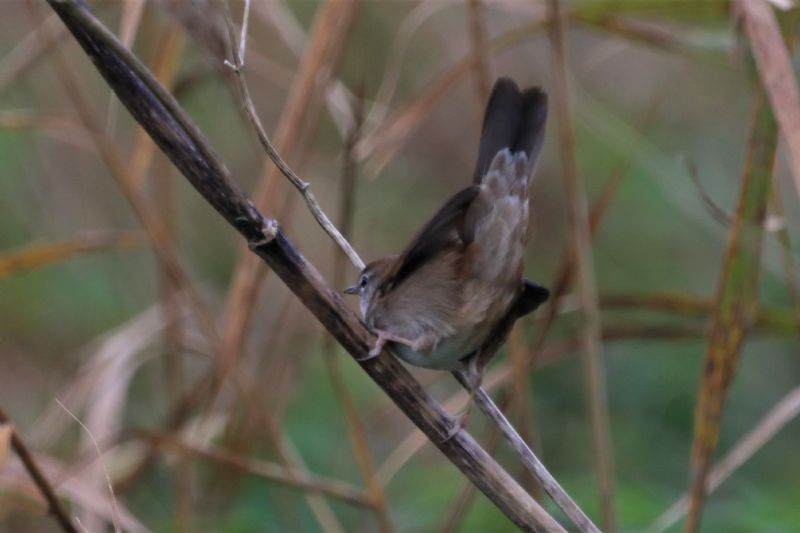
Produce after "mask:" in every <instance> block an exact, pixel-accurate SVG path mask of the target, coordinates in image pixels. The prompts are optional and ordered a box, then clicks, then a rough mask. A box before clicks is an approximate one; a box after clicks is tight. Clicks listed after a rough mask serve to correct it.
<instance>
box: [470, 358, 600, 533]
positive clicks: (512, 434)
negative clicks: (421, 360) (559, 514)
mask: <svg viewBox="0 0 800 533" xmlns="http://www.w3.org/2000/svg"><path fill="white" fill-rule="evenodd" d="M454 375H455V376H456V378H457V379H458V381H459V382H460V383H461V385H463V386H464V387H465V388H469V381H468V380H467V379H466V377H465V376H464V374H463V373H462V372H454ZM475 403H476V404H478V407H480V409H481V411H483V413H484V414H485V415H486V416H487V417H489V419H490V420H491V421H492V422H493V423H494V424H495V425H496V426H497V428H498V429H499V430H500V432H501V433H502V434H503V437H505V439H506V442H508V443H509V444H510V445H511V447H512V448H513V449H514V451H515V452H516V453H517V455H518V456H519V458H520V459H521V460H522V463H523V464H524V465H525V468H527V469H528V472H530V473H531V474H533V476H534V477H535V478H536V479H537V480H538V481H539V483H540V484H541V485H542V488H543V489H544V490H545V492H547V494H549V495H550V497H551V498H553V501H554V502H555V503H556V505H558V506H559V507H560V508H561V510H562V511H564V514H566V515H567V516H568V517H569V519H570V520H572V523H573V524H575V527H577V528H578V530H579V531H582V532H584V533H585V532H590V533H600V530H599V529H598V528H597V526H595V525H594V524H593V523H592V521H591V520H590V519H589V517H588V516H586V514H585V513H584V512H583V511H582V510H581V508H580V507H578V505H577V504H576V503H575V502H574V501H573V500H572V498H570V497H569V494H567V493H566V491H565V490H564V489H563V488H561V485H559V484H558V481H556V479H555V478H554V477H553V476H552V474H550V472H548V471H547V468H546V467H545V466H544V464H542V462H541V461H540V460H539V458H538V457H536V454H534V453H533V452H532V451H531V449H530V448H529V447H528V445H527V444H525V441H523V440H522V437H520V436H519V433H517V431H516V429H514V426H512V425H511V422H509V421H508V419H507V418H506V417H505V415H503V413H502V411H500V409H499V408H498V407H497V405H496V404H495V403H494V402H493V401H492V399H491V397H489V395H488V394H486V391H484V390H483V389H482V388H479V389H478V391H477V392H476V393H475Z"/></svg>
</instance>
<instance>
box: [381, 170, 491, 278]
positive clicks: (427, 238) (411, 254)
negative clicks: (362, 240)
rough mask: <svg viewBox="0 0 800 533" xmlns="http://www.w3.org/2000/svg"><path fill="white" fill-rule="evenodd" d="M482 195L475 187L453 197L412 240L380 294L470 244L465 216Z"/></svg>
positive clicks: (388, 276) (478, 188)
mask: <svg viewBox="0 0 800 533" xmlns="http://www.w3.org/2000/svg"><path fill="white" fill-rule="evenodd" d="M479 192H480V187H478V186H471V187H467V188H466V189H464V190H462V191H460V192H458V193H456V194H455V195H453V197H451V198H450V199H449V200H448V201H447V203H445V204H444V205H443V206H442V207H441V208H440V209H439V211H437V212H436V214H435V215H433V217H432V218H431V219H430V221H428V223H427V224H425V226H423V227H422V229H420V231H419V233H417V235H416V236H415V237H414V238H413V239H412V240H411V242H410V243H409V245H408V246H407V247H406V249H405V250H404V251H403V253H402V254H401V255H400V257H399V258H398V259H397V261H396V262H395V266H394V267H393V272H391V273H390V274H389V275H387V276H386V281H384V285H383V286H382V287H381V288H380V290H381V291H383V292H386V291H389V290H392V289H393V288H394V287H396V286H398V285H399V284H400V283H402V282H403V280H405V279H407V278H408V277H409V276H410V275H411V274H412V273H413V272H414V271H416V270H417V269H419V267H420V266H422V265H423V264H425V262H427V261H430V260H431V259H433V258H434V257H436V256H438V255H439V254H441V253H443V252H444V251H446V250H449V249H451V248H452V247H453V246H465V245H467V244H469V235H466V234H465V233H464V227H463V226H464V215H465V214H466V212H467V210H468V209H469V207H470V206H471V205H472V201H473V200H475V197H476V196H477V195H478V193H479Z"/></svg>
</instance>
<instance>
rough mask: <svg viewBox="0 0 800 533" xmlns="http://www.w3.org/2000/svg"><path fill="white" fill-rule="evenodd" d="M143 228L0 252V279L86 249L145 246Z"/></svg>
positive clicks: (57, 260)
mask: <svg viewBox="0 0 800 533" xmlns="http://www.w3.org/2000/svg"><path fill="white" fill-rule="evenodd" d="M144 244H145V239H144V236H143V235H142V234H141V233H140V232H128V233H113V234H105V235H90V236H86V237H83V238H78V239H75V240H72V241H63V242H49V243H43V244H32V245H30V246H27V247H25V248H22V249H21V250H16V251H13V252H7V253H4V254H0V279H2V278H4V277H6V276H9V275H11V274H16V273H18V272H26V271H29V270H34V269H37V268H41V267H43V266H47V265H51V264H54V263H59V262H61V261H64V260H66V259H70V258H72V257H75V256H78V255H81V254H84V253H87V252H97V251H101V250H109V249H127V248H138V247H141V246H144Z"/></svg>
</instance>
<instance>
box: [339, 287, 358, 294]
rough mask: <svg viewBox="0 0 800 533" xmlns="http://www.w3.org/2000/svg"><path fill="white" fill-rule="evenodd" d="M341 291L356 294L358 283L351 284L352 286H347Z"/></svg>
mask: <svg viewBox="0 0 800 533" xmlns="http://www.w3.org/2000/svg"><path fill="white" fill-rule="evenodd" d="M342 292H343V293H345V294H358V285H353V286H352V287H347V288H346V289H345V290H343V291H342Z"/></svg>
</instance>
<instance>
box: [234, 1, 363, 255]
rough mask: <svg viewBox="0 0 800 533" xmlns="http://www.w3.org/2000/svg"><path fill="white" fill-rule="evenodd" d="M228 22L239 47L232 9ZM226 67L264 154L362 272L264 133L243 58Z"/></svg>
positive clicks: (347, 246) (305, 186)
mask: <svg viewBox="0 0 800 533" xmlns="http://www.w3.org/2000/svg"><path fill="white" fill-rule="evenodd" d="M225 21H226V22H227V24H228V37H229V38H230V39H231V45H232V46H233V47H234V48H236V30H235V28H234V27H233V20H231V16H230V11H229V10H228V9H226V10H225ZM226 65H228V66H229V67H231V69H232V70H233V71H234V73H235V74H236V79H237V81H238V82H239V90H240V91H241V97H242V104H243V105H244V108H245V111H246V112H247V118H248V119H250V124H251V125H252V126H253V128H254V129H255V130H256V135H258V140H259V142H260V143H261V146H262V147H263V148H264V151H265V152H267V155H268V156H269V158H270V159H271V160H272V162H273V163H275V166H276V167H278V170H280V171H281V173H282V174H283V175H284V176H285V177H286V179H288V180H289V182H290V183H291V184H292V185H294V187H295V188H296V189H297V190H298V191H299V192H300V194H301V195H302V196H303V198H304V199H305V201H306V205H308V209H309V210H310V211H311V214H312V215H313V216H314V219H315V220H316V221H317V223H319V225H320V226H321V227H322V229H323V230H324V231H325V233H327V234H328V236H330V238H331V239H333V242H335V243H336V244H337V245H338V246H339V248H341V249H342V251H343V252H344V253H345V255H347V257H348V259H350V262H351V263H352V264H353V266H355V267H356V268H357V269H358V270H362V269H363V268H364V261H362V260H361V257H359V255H358V254H357V253H356V251H355V250H354V249H353V247H352V246H351V245H350V243H349V242H347V239H345V238H344V237H343V236H342V234H341V233H340V232H339V229H338V228H337V227H336V226H335V225H334V224H333V222H331V220H330V219H329V218H328V215H326V214H325V212H324V211H323V210H322V207H321V206H320V205H319V202H317V199H316V197H315V196H314V193H313V192H311V185H310V184H309V183H308V182H306V181H303V180H302V179H300V177H299V176H298V175H297V174H295V173H294V171H293V170H292V169H291V168H290V167H289V165H287V164H286V162H285V161H284V160H283V158H282V157H281V156H280V154H278V152H277V150H275V147H274V146H273V145H272V142H271V141H270V140H269V136H268V135H267V132H266V130H264V126H262V124H261V120H260V119H259V118H258V113H257V112H256V109H255V105H254V104H253V99H252V98H251V97H250V90H249V89H248V88H247V81H246V80H245V77H244V64H243V63H242V62H241V60H240V58H239V57H236V58H234V63H233V65H231V63H230V62H227V63H226Z"/></svg>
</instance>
